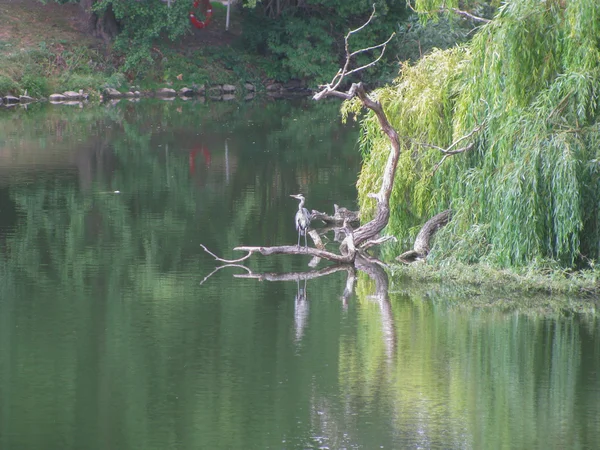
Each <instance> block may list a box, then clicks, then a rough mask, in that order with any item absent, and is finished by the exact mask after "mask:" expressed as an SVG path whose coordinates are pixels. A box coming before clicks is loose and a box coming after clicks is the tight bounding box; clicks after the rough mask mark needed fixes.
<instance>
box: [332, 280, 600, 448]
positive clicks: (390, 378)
mask: <svg viewBox="0 0 600 450" xmlns="http://www.w3.org/2000/svg"><path fill="white" fill-rule="evenodd" d="M372 291H373V286H372V285H369V282H368V280H367V279H366V277H361V278H360V279H359V294H360V299H361V300H362V301H361V303H360V312H359V317H360V320H359V330H360V332H359V335H358V336H359V340H358V342H346V343H345V345H344V349H343V350H342V351H341V353H340V358H341V360H340V364H341V365H342V369H341V371H340V384H341V385H342V386H343V391H344V394H345V396H346V397H347V399H348V400H347V401H348V402H349V403H350V404H352V403H353V402H355V401H356V399H357V398H361V399H365V398H366V399H371V400H372V401H374V402H375V401H380V395H383V394H384V393H390V392H392V393H394V395H393V396H392V397H389V398H385V399H384V404H386V405H387V406H386V407H387V408H389V410H390V416H391V417H390V419H391V420H392V423H393V427H394V428H395V429H396V432H397V433H398V436H401V438H400V439H401V441H402V442H404V443H408V444H407V446H421V447H426V448H430V447H444V448H501V447H510V448H590V445H591V446H593V445H594V444H593V443H594V442H597V440H598V438H599V436H598V429H597V426H596V425H595V424H594V420H590V418H589V417H586V414H585V413H582V412H581V411H582V410H584V411H585V410H586V408H585V407H584V408H582V406H583V405H582V404H584V403H585V404H587V405H588V407H589V406H590V405H594V404H596V402H598V401H600V397H599V395H598V394H596V395H592V398H581V394H580V393H581V392H582V391H585V390H586V389H587V390H589V388H590V387H589V385H588V384H586V383H590V379H589V378H588V377H590V376H594V375H593V374H597V373H599V372H598V371H599V370H600V362H599V361H600V349H599V348H597V347H598V346H597V345H596V348H588V347H587V346H586V344H585V342H587V341H588V340H589V333H591V335H594V334H595V335H597V334H598V333H599V332H600V330H599V329H598V323H597V321H595V320H591V321H587V322H586V320H585V318H582V317H579V316H572V317H569V318H565V317H545V316H544V315H538V316H524V315H522V314H519V313H518V312H503V311H502V306H500V307H499V308H494V307H489V308H487V309H473V310H472V311H471V313H470V314H465V308H464V307H459V308H456V307H454V306H452V304H451V303H449V302H447V301H443V300H441V301H436V300H435V297H434V298H431V297H426V296H423V297H421V298H419V297H417V296H411V297H404V296H392V303H391V311H392V314H393V321H394V323H395V324H396V326H395V330H394V331H395V333H396V339H397V348H396V349H395V354H394V355H393V367H392V368H390V366H389V361H390V360H389V356H388V354H387V353H386V351H385V347H386V342H387V341H388V339H389V337H388V336H387V335H386V333H385V328H384V331H382V327H381V324H382V321H383V322H385V316H386V312H385V310H382V309H381V306H380V305H377V304H376V303H375V302H372V301H370V300H369V298H370V297H371V295H370V293H371V292H372ZM582 332H583V333H584V334H588V340H582V338H581V333H582ZM357 348H359V349H361V348H362V349H363V350H362V351H360V350H359V351H357V350H356V349H357ZM582 358H585V361H586V362H585V363H584V362H583V361H584V360H582ZM354 367H365V368H367V370H364V371H357V370H353V368H354ZM594 383H596V386H595V387H594V386H592V390H591V391H592V392H596V393H597V392H598V385H597V383H598V381H597V379H596V381H593V382H592V384H594ZM582 385H583V386H582ZM586 397H587V396H586ZM373 406H375V405H373ZM367 407H369V405H367ZM379 407H381V405H379Z"/></svg>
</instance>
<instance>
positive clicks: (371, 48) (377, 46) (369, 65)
mask: <svg viewBox="0 0 600 450" xmlns="http://www.w3.org/2000/svg"><path fill="white" fill-rule="evenodd" d="M395 35H396V33H392V34H391V35H390V37H389V38H388V40H387V41H385V42H384V43H382V44H379V45H376V46H375V47H369V48H365V49H362V50H358V51H356V52H354V53H352V56H353V55H357V54H359V53H363V52H366V51H368V50H373V49H376V48H380V47H383V48H382V49H381V53H380V54H379V56H378V57H377V59H376V60H374V61H371V62H370V63H369V64H365V65H364V66H360V67H357V68H356V69H352V70H351V71H349V72H346V74H345V75H350V74H353V73H356V72H360V71H361V70H364V69H368V68H369V67H371V66H374V65H375V64H377V62H379V60H380V59H381V58H383V54H384V53H385V49H386V45H387V44H388V43H389V42H390V41H391V40H392V38H393V37H394V36H395ZM340 81H341V80H340Z"/></svg>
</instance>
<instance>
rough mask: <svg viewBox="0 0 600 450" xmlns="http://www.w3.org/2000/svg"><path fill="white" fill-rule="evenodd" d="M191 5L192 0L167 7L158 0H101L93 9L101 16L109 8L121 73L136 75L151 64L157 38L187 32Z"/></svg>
mask: <svg viewBox="0 0 600 450" xmlns="http://www.w3.org/2000/svg"><path fill="white" fill-rule="evenodd" d="M192 3H193V1H192V0H179V1H174V2H172V3H171V7H169V6H168V5H167V3H164V2H161V1H160V0H149V1H144V2H132V1H129V0H101V1H99V2H98V3H97V4H96V5H95V6H94V10H95V11H96V12H97V13H99V14H102V13H104V12H106V11H107V10H108V8H111V9H112V11H113V12H114V14H115V17H116V19H117V20H118V22H119V24H120V27H121V30H120V33H119V34H118V36H117V38H116V41H115V50H116V51H118V52H121V53H122V54H123V55H125V62H124V65H123V70H124V71H126V72H129V73H130V74H131V75H132V76H140V75H143V74H144V73H146V72H147V71H148V70H149V69H150V68H151V66H152V65H154V64H155V58H156V55H154V54H153V53H152V51H153V46H154V45H155V44H156V42H157V40H158V39H159V38H167V39H169V40H171V41H173V40H175V39H177V38H179V37H181V36H182V35H183V34H184V33H185V32H186V31H187V30H188V29H189V26H190V25H189V20H188V14H189V11H190V9H191V7H192Z"/></svg>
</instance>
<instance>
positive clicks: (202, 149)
mask: <svg viewBox="0 0 600 450" xmlns="http://www.w3.org/2000/svg"><path fill="white" fill-rule="evenodd" d="M198 153H201V154H202V156H204V164H206V167H210V152H209V151H208V149H207V148H206V147H204V146H201V147H196V148H194V149H193V150H192V151H191V152H190V173H194V172H195V171H196V156H197V155H198Z"/></svg>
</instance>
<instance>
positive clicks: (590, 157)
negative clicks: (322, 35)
mask: <svg viewBox="0 0 600 450" xmlns="http://www.w3.org/2000/svg"><path fill="white" fill-rule="evenodd" d="M599 43H600V3H599V2H597V1H596V0H572V1H569V2H564V1H560V0H546V1H543V2H540V1H538V0H514V1H511V2H510V3H506V4H505V5H503V6H502V7H501V8H500V9H499V10H498V14H497V15H496V17H495V18H494V19H493V20H492V21H491V22H490V23H488V24H486V25H485V26H482V27H481V29H480V30H479V32H478V33H477V34H476V36H475V37H474V38H473V40H472V41H471V42H470V43H469V44H468V45H466V46H462V47H458V48H453V49H450V50H446V51H434V52H432V53H431V54H429V55H428V56H426V57H425V58H424V59H423V60H421V61H420V62H419V63H418V64H416V65H414V66H409V67H404V69H403V71H402V75H401V76H400V77H399V78H398V79H397V80H396V81H395V82H394V83H393V84H392V85H390V86H387V87H385V88H383V89H380V90H378V91H376V92H375V95H376V96H377V98H378V99H379V100H380V101H381V102H382V104H383V105H384V107H385V109H386V112H387V113H388V115H389V116H390V119H391V121H392V123H393V125H394V126H395V127H396V129H397V130H398V132H399V134H400V135H402V136H404V140H403V153H402V156H401V159H400V162H399V167H398V172H397V178H396V182H395V186H394V192H393V197H392V200H393V212H392V217H391V218H390V223H389V230H388V231H389V232H391V233H394V234H396V235H399V236H403V237H407V236H410V235H411V234H413V235H414V233H415V230H416V229H417V228H416V227H417V226H418V225H420V224H422V223H423V221H424V220H425V219H426V218H428V217H430V216H431V215H432V214H434V213H436V212H439V211H441V210H443V209H445V208H448V207H451V208H452V209H453V211H454V218H453V220H452V221H451V223H450V224H449V225H448V226H447V227H446V228H445V229H444V230H442V232H441V233H440V234H439V235H438V238H437V242H436V244H435V246H434V248H433V252H432V255H431V256H432V258H434V259H436V258H437V259H438V260H439V259H457V260H461V261H465V262H474V261H480V260H487V261H489V262H492V263H495V264H499V265H501V266H508V265H523V264H531V263H535V262H540V261H543V260H554V261H557V262H559V263H560V264H561V265H563V266H574V265H577V264H578V263H582V262H589V261H590V260H594V259H597V258H598V257H599V256H600V228H599V223H600V145H599V144H600V130H599V125H600V123H599V121H598V106H599V104H598V91H599V89H600V48H599ZM356 107H357V105H356V104H349V105H346V112H348V111H350V110H352V109H353V108H356ZM477 126H481V131H480V132H478V133H476V134H474V135H473V136H472V137H471V138H469V139H468V140H466V141H465V142H463V143H461V146H463V145H467V144H469V143H473V144H474V147H473V149H472V150H470V151H468V152H465V153H461V154H457V155H454V156H452V157H449V158H447V159H446V160H445V161H444V163H443V164H441V165H440V166H439V168H437V170H435V169H436V165H437V164H438V163H439V161H440V160H441V158H442V154H441V153H440V152H439V151H438V150H436V149H434V148H431V147H426V146H423V145H422V143H429V144H433V145H437V146H440V147H443V148H446V147H448V146H449V145H450V144H451V143H452V142H453V141H454V140H456V139H457V138H459V137H461V136H465V135H467V134H469V133H470V132H471V131H472V130H473V129H474V128H476V127H477ZM361 148H362V152H363V155H364V166H363V169H362V172H361V174H360V177H359V182H358V187H359V200H360V206H361V211H362V212H363V213H365V214H366V215H368V214H369V212H370V210H371V208H372V201H371V199H369V198H368V197H367V194H368V193H369V192H374V191H376V190H377V188H378V183H379V174H380V172H381V168H382V167H383V165H384V164H385V159H386V158H387V152H388V142H387V140H386V139H385V137H384V136H383V135H382V133H381V132H380V130H379V127H378V125H377V122H376V119H375V117H373V116H372V115H369V116H367V117H366V118H365V119H364V121H363V124H362V136H361Z"/></svg>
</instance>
